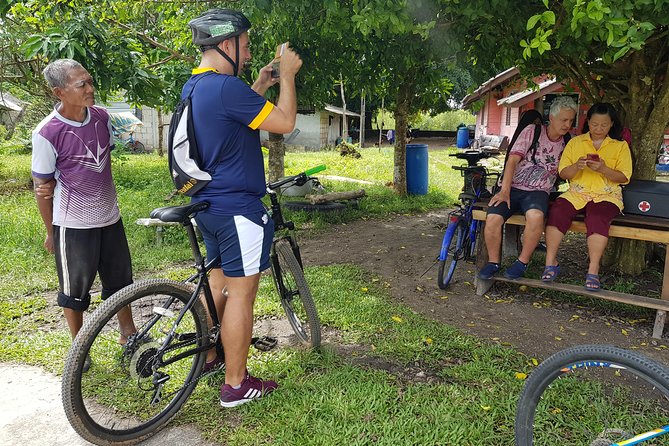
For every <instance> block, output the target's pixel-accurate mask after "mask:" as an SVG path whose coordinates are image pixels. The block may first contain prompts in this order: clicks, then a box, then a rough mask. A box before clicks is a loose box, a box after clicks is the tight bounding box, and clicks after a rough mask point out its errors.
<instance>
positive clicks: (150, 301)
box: [62, 279, 207, 445]
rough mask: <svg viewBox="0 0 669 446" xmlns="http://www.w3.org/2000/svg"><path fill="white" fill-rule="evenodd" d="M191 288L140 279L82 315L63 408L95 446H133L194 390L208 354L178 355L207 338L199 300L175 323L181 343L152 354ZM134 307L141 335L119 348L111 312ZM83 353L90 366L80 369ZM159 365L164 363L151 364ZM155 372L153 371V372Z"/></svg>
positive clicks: (118, 333)
mask: <svg viewBox="0 0 669 446" xmlns="http://www.w3.org/2000/svg"><path fill="white" fill-rule="evenodd" d="M191 293H192V287H191V286H189V285H187V284H184V283H180V282H174V281H171V280H167V279H152V280H146V281H142V282H137V283H135V284H133V285H131V286H128V287H126V288H124V289H123V290H121V291H120V292H119V293H117V294H116V295H114V298H113V299H109V300H107V301H105V302H104V303H103V304H102V305H100V306H99V307H98V308H97V309H96V310H95V311H94V312H93V314H92V315H91V316H90V317H89V318H87V321H86V323H85V324H84V326H83V327H82V329H81V331H80V333H79V335H78V336H77V338H76V339H75V341H74V342H73V344H72V348H71V349H70V353H69V355H68V358H67V361H66V366H65V370H64V372H63V384H62V398H63V407H64V408H65V413H66V415H67V418H68V420H69V421H70V424H71V425H72V427H73V428H74V430H75V431H76V432H77V433H78V434H79V435H80V436H81V437H83V438H84V439H86V440H88V441H90V442H91V443H94V444H98V445H111V444H114V445H118V444H132V443H135V442H137V441H139V440H142V439H144V438H147V437H149V436H151V435H153V434H154V433H156V432H157V431H158V430H159V429H160V428H161V427H162V426H164V425H165V424H166V423H167V422H168V421H169V420H170V419H171V418H172V417H173V416H174V415H175V414H176V413H177V411H178V410H179V409H180V407H181V405H182V404H183V403H184V402H185V401H186V400H187V399H188V397H189V396H190V394H191V392H192V391H193V389H194V387H195V385H196V383H197V379H198V376H199V374H200V371H201V369H202V367H203V364H204V361H205V354H204V353H198V354H195V355H192V354H190V355H188V356H185V357H184V358H180V357H179V353H181V352H183V351H185V350H186V349H191V348H192V347H193V346H200V345H202V344H203V343H204V342H205V341H206V336H207V322H206V321H207V319H206V316H205V312H204V308H203V306H202V305H201V303H200V302H199V301H198V302H196V304H195V305H194V306H193V307H192V308H191V310H190V311H187V312H186V313H185V314H184V317H183V320H182V321H181V323H180V324H179V325H178V329H179V333H178V334H177V336H176V339H177V340H178V341H179V342H176V343H174V344H170V345H174V347H170V349H169V350H168V351H167V352H166V353H165V354H163V355H157V354H156V352H157V350H158V349H159V348H160V346H161V344H162V341H163V339H164V338H165V335H166V333H168V332H169V330H171V329H172V328H173V327H174V322H175V319H176V318H177V317H179V315H180V311H181V310H182V309H183V307H184V304H185V303H186V302H187V301H188V299H189V298H190V295H191ZM126 305H131V306H132V313H133V319H134V321H135V325H136V327H137V329H138V335H137V336H135V337H131V339H130V341H129V342H128V344H127V345H125V346H122V345H120V339H121V330H120V328H119V325H118V320H117V318H116V313H117V312H118V311H119V310H120V309H121V308H123V307H124V306H126ZM86 355H89V356H90V358H91V361H92V364H91V367H90V369H89V370H88V371H87V372H83V371H82V368H83V367H82V366H83V363H84V359H85V357H86ZM157 361H160V362H161V365H159V366H158V367H155V366H156V364H157ZM154 368H157V372H158V373H155V371H154V370H153V369H154Z"/></svg>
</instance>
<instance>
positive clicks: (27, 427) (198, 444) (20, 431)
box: [0, 364, 216, 446]
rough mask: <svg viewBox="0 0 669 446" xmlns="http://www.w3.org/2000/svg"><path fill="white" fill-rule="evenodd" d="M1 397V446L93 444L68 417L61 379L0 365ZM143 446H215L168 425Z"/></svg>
mask: <svg viewBox="0 0 669 446" xmlns="http://www.w3.org/2000/svg"><path fill="white" fill-rule="evenodd" d="M0 395H2V397H0V446H32V445H40V446H43V445H49V446H79V445H90V443H88V442H87V441H84V440H82V439H81V437H79V435H77V434H76V433H75V432H74V430H73V429H72V427H71V426H70V424H69V422H68V421H67V418H66V417H65V412H64V411H63V406H62V404H61V400H60V378H59V377H57V376H55V375H52V374H50V373H46V372H44V371H43V370H42V369H40V368H38V367H31V366H25V365H17V364H0ZM141 444H142V445H145V446H165V445H170V446H172V445H178V446H216V443H211V442H207V441H204V440H203V439H202V436H201V435H200V433H199V431H198V430H197V429H196V428H194V427H192V426H179V427H169V426H168V427H167V428H165V429H163V430H162V431H160V432H159V433H158V434H156V435H155V436H153V437H151V438H149V439H148V440H147V441H145V442H143V443H141Z"/></svg>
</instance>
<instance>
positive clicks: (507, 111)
mask: <svg viewBox="0 0 669 446" xmlns="http://www.w3.org/2000/svg"><path fill="white" fill-rule="evenodd" d="M506 125H511V107H506Z"/></svg>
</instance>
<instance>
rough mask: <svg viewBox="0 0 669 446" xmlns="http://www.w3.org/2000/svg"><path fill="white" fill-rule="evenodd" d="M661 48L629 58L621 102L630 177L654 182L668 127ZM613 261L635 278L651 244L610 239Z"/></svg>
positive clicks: (668, 96) (668, 92) (668, 97)
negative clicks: (660, 73) (629, 138)
mask: <svg viewBox="0 0 669 446" xmlns="http://www.w3.org/2000/svg"><path fill="white" fill-rule="evenodd" d="M659 51H662V50H661V49H660V48H648V49H646V50H645V51H636V52H634V53H633V54H632V56H631V57H630V59H631V60H630V61H629V62H630V67H631V70H630V71H631V73H630V78H629V84H628V85H629V91H628V93H629V102H627V103H625V102H623V103H622V106H623V107H625V109H626V110H627V113H626V116H627V117H628V124H629V127H630V130H631V131H632V147H631V148H630V149H631V151H632V160H633V162H634V164H633V165H634V172H633V174H632V178H635V179H640V180H655V176H656V174H655V163H656V159H657V153H658V148H659V146H660V144H661V143H662V138H663V135H664V131H665V129H666V128H667V125H669V85H668V83H667V82H666V79H663V78H662V79H661V78H659V77H656V76H655V74H654V73H655V72H656V70H657V67H656V66H655V63H657V59H656V56H655V55H656V54H657V53H658V52H659ZM610 243H611V244H612V245H613V246H612V247H611V250H610V253H611V254H610V255H611V256H612V259H610V258H608V256H607V258H606V259H605V263H610V264H611V265H613V266H614V268H615V269H617V270H618V271H620V272H622V273H624V274H630V275H638V274H640V273H641V272H642V271H643V270H644V269H645V268H646V258H647V254H648V252H649V250H650V249H651V244H650V243H649V242H641V241H636V240H626V239H612V240H611V241H610Z"/></svg>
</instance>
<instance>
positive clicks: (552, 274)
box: [541, 265, 560, 282]
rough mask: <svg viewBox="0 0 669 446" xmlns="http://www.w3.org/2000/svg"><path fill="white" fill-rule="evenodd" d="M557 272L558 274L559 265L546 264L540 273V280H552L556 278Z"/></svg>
mask: <svg viewBox="0 0 669 446" xmlns="http://www.w3.org/2000/svg"><path fill="white" fill-rule="evenodd" d="M558 274H560V265H546V267H545V268H544V273H543V274H542V275H541V280H543V281H544V282H552V281H554V280H555V279H557V276H558Z"/></svg>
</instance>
